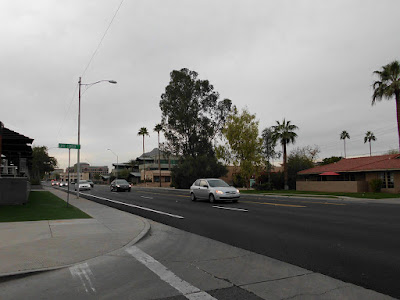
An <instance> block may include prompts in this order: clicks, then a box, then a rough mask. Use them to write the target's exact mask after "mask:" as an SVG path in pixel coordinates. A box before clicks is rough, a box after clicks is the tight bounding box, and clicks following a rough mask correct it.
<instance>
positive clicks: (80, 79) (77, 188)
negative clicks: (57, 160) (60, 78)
mask: <svg viewBox="0 0 400 300" xmlns="http://www.w3.org/2000/svg"><path fill="white" fill-rule="evenodd" d="M78 84H79V107H78V145H80V144H81V86H82V77H79V82H78ZM80 148H81V147H79V148H78V163H77V170H76V183H75V184H77V185H75V188H76V198H78V199H79V181H80V178H79V176H80V172H81V160H80V159H81V149H80Z"/></svg>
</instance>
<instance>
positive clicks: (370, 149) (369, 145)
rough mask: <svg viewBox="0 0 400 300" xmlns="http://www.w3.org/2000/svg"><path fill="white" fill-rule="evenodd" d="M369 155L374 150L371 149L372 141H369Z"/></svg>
mask: <svg viewBox="0 0 400 300" xmlns="http://www.w3.org/2000/svg"><path fill="white" fill-rule="evenodd" d="M369 156H372V151H371V141H369Z"/></svg>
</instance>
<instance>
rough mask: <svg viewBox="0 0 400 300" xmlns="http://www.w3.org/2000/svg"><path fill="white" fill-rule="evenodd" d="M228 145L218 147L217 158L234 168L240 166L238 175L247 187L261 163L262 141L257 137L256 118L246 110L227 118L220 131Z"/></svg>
mask: <svg viewBox="0 0 400 300" xmlns="http://www.w3.org/2000/svg"><path fill="white" fill-rule="evenodd" d="M222 133H223V135H224V136H225V138H226V140H227V141H228V143H227V144H226V145H225V146H219V147H218V150H217V154H218V155H217V157H218V158H221V159H224V160H225V161H226V162H228V163H233V165H234V166H240V175H241V176H242V177H243V178H244V180H245V184H246V186H247V187H249V184H250V178H251V176H252V175H254V174H255V173H257V171H258V168H259V167H260V165H261V161H262V154H261V150H262V139H260V138H259V137H258V121H256V116H255V115H252V114H250V113H249V112H248V111H247V110H246V109H244V110H243V111H242V113H241V114H240V113H238V112H237V111H236V110H235V113H234V114H232V115H230V116H229V117H228V121H227V122H226V124H225V127H224V128H223V130H222Z"/></svg>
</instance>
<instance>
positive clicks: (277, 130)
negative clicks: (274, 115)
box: [272, 119, 298, 190]
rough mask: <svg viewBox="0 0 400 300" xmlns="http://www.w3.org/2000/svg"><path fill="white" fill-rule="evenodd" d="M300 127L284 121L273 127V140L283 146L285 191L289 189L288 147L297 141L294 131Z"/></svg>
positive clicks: (277, 122)
mask: <svg viewBox="0 0 400 300" xmlns="http://www.w3.org/2000/svg"><path fill="white" fill-rule="evenodd" d="M297 129H298V127H297V126H296V125H294V124H292V123H291V121H286V120H285V119H283V121H282V123H280V122H279V121H276V125H275V126H273V127H272V130H273V134H272V136H273V139H274V140H276V141H279V142H280V143H281V145H282V150H283V151H282V152H283V173H284V182H285V183H284V188H285V190H288V189H289V186H288V170H287V152H286V148H287V145H288V144H290V143H292V144H294V142H295V141H296V138H297V133H295V132H294V131H295V130H297Z"/></svg>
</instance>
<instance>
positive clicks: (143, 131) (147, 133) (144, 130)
mask: <svg viewBox="0 0 400 300" xmlns="http://www.w3.org/2000/svg"><path fill="white" fill-rule="evenodd" d="M138 135H142V136H143V170H144V175H143V179H144V182H146V159H145V157H144V136H145V135H147V136H150V134H149V132H148V131H147V128H146V127H142V128H140V129H139V132H138Z"/></svg>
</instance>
